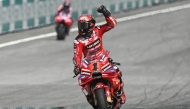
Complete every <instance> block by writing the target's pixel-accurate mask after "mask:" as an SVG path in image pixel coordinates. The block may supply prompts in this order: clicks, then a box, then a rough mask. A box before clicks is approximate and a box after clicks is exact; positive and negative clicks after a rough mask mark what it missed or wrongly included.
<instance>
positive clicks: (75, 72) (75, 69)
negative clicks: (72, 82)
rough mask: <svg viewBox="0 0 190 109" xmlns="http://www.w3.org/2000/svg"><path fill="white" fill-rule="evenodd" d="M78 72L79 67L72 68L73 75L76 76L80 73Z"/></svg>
mask: <svg viewBox="0 0 190 109" xmlns="http://www.w3.org/2000/svg"><path fill="white" fill-rule="evenodd" d="M80 71H81V69H80V67H78V66H75V67H74V70H73V72H74V74H75V75H78V74H79V73H80Z"/></svg>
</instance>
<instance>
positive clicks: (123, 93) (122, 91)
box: [121, 82, 126, 104]
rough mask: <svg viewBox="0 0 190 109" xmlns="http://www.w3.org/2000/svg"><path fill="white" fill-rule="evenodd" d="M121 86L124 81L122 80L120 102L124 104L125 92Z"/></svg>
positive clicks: (122, 85)
mask: <svg viewBox="0 0 190 109" xmlns="http://www.w3.org/2000/svg"><path fill="white" fill-rule="evenodd" d="M123 87H124V83H123V82H122V83H121V93H122V94H121V104H124V103H125V101H126V96H125V92H124V89H123Z"/></svg>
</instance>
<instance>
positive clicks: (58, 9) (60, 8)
mask: <svg viewBox="0 0 190 109" xmlns="http://www.w3.org/2000/svg"><path fill="white" fill-rule="evenodd" d="M62 9H63V5H62V4H61V5H60V6H59V7H58V8H57V12H60V11H61V10H62Z"/></svg>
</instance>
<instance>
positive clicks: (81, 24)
mask: <svg viewBox="0 0 190 109" xmlns="http://www.w3.org/2000/svg"><path fill="white" fill-rule="evenodd" d="M89 28H90V22H78V29H89Z"/></svg>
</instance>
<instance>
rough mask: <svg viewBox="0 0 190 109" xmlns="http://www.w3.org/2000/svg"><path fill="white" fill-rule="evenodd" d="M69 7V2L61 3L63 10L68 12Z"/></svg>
mask: <svg viewBox="0 0 190 109" xmlns="http://www.w3.org/2000/svg"><path fill="white" fill-rule="evenodd" d="M70 6H71V2H70V1H65V2H63V10H69V8H70Z"/></svg>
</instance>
